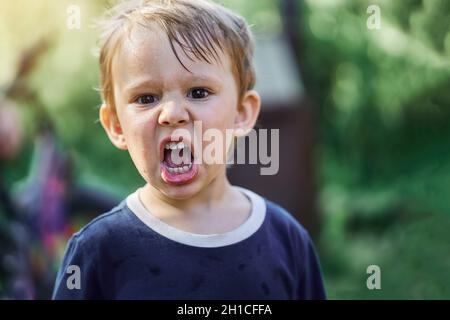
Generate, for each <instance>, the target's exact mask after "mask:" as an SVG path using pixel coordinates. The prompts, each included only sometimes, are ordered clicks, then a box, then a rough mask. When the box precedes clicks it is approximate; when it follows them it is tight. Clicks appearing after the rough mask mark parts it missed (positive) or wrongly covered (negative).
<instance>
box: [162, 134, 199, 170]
mask: <svg viewBox="0 0 450 320" xmlns="http://www.w3.org/2000/svg"><path fill="white" fill-rule="evenodd" d="M193 162H194V156H193V155H192V152H191V148H190V147H189V146H187V145H185V144H184V142H183V141H181V142H168V143H166V145H165V146H164V160H163V163H164V165H165V166H166V168H167V170H168V171H169V172H170V173H186V172H188V171H189V170H191V169H192V164H193Z"/></svg>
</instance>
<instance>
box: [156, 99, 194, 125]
mask: <svg viewBox="0 0 450 320" xmlns="http://www.w3.org/2000/svg"><path fill="white" fill-rule="evenodd" d="M158 122H159V124H160V125H162V126H177V125H180V124H185V123H187V122H189V113H188V111H187V110H186V107H185V106H184V105H183V103H182V102H178V101H174V100H171V101H167V102H166V103H164V104H163V106H162V110H161V113H160V114H159V118H158Z"/></svg>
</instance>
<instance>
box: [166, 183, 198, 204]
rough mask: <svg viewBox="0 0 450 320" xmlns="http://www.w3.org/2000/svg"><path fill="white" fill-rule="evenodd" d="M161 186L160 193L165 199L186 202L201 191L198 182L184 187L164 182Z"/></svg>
mask: <svg viewBox="0 0 450 320" xmlns="http://www.w3.org/2000/svg"><path fill="white" fill-rule="evenodd" d="M163 184H164V185H163V187H162V188H161V191H162V192H163V193H164V195H165V196H166V197H167V198H170V199H173V200H187V199H190V198H193V197H195V195H197V194H198V193H199V192H200V191H201V190H202V187H201V184H200V183H199V181H195V182H191V183H189V184H184V185H171V184H167V183H165V182H163Z"/></svg>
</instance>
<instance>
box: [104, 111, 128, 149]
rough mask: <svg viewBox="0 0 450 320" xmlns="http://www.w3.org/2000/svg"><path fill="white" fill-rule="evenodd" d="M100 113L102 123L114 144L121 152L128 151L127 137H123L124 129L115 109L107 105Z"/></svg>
mask: <svg viewBox="0 0 450 320" xmlns="http://www.w3.org/2000/svg"><path fill="white" fill-rule="evenodd" d="M99 113H100V114H99V116H100V122H101V124H102V126H103V129H105V131H106V133H107V134H108V137H109V140H111V142H112V144H113V145H115V146H116V147H117V148H119V149H121V150H127V144H126V140H125V136H124V135H123V132H122V127H121V125H120V122H119V119H118V118H117V114H116V112H115V111H114V110H113V108H111V107H110V106H108V105H106V104H102V106H101V107H100V111H99Z"/></svg>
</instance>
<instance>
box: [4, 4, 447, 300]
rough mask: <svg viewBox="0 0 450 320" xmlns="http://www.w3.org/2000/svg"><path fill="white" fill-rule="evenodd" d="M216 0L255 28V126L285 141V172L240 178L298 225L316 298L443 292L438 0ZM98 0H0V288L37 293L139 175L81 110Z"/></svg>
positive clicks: (91, 88)
mask: <svg viewBox="0 0 450 320" xmlns="http://www.w3.org/2000/svg"><path fill="white" fill-rule="evenodd" d="M219 2H220V3H222V4H224V5H226V6H228V7H230V8H232V9H234V10H235V11H237V12H239V13H240V14H242V15H243V16H245V17H246V18H247V19H248V21H249V23H250V24H251V25H252V29H253V31H254V33H255V35H256V37H257V53H256V55H257V60H258V63H257V75H258V78H259V79H260V82H259V83H258V89H259V90H260V91H261V95H262V97H263V101H265V103H263V111H262V122H261V126H263V127H265V126H267V127H278V128H280V136H281V138H282V139H284V141H286V142H285V144H283V143H282V146H283V148H284V150H285V152H283V151H281V157H284V158H282V159H281V163H282V164H283V163H286V165H285V166H284V169H283V170H284V171H281V170H280V176H279V177H278V178H279V179H278V182H280V181H281V182H283V181H286V180H285V179H287V176H288V175H286V176H285V175H284V173H285V172H288V171H289V170H293V171H292V172H295V174H297V173H298V179H296V180H295V181H298V185H297V184H295V183H294V182H292V183H290V182H287V183H284V184H280V185H282V186H283V188H278V189H279V190H277V191H276V192H275V191H273V190H266V191H260V190H258V189H257V187H256V189H257V191H258V192H263V194H264V195H267V197H269V198H270V197H272V200H275V201H279V202H280V203H281V204H282V205H285V206H286V207H287V208H288V209H289V210H290V211H291V212H292V213H293V214H294V215H295V216H296V217H297V218H298V219H299V220H300V222H302V223H303V224H304V225H305V227H306V228H307V229H308V230H310V232H311V234H312V235H313V236H314V240H315V243H316V246H317V249H318V253H319V256H320V259H321V263H322V269H323V273H324V279H325V284H326V289H327V293H328V296H329V298H332V299H450V250H449V248H450V232H449V230H450V201H449V198H450V147H449V141H450V121H449V119H450V117H449V116H450V108H449V106H450V77H449V76H450V2H449V1H445V0H408V1H400V0H398V1H390V0H385V1H382V0H378V1H376V0H373V1H360V0H307V1H300V0H248V1H242V0H221V1H219ZM106 5H107V2H105V1H92V0H91V1H88V0H72V1H66V0H63V1H61V0H58V1H56V0H46V1H44V0H34V1H28V0H27V1H25V0H16V1H6V0H0V88H1V91H0V138H2V139H4V141H0V146H1V148H0V155H1V157H2V158H0V186H1V190H2V194H1V195H2V197H1V198H0V201H1V202H0V231H1V236H0V255H1V256H0V258H1V261H0V263H1V264H0V298H6V299H10V298H12V299H14V298H18V299H30V298H39V299H45V298H49V297H50V294H51V287H52V284H53V281H54V277H55V272H56V270H57V268H58V265H59V259H60V257H61V254H62V253H63V250H64V247H65V243H66V242H65V241H66V240H67V238H68V237H69V236H70V235H71V234H72V233H73V232H75V231H77V230H78V229H79V228H80V227H81V226H82V225H84V224H85V223H86V222H87V221H89V220H90V219H92V218H93V217H95V216H96V215H97V214H99V213H100V212H98V211H97V210H96V209H95V208H97V207H98V208H103V207H108V205H109V204H111V203H115V201H117V200H120V199H122V198H123V197H125V196H126V195H127V194H128V193H130V192H132V191H133V190H135V189H136V188H137V187H138V186H139V185H141V184H142V179H141V178H140V176H139V175H138V174H137V172H136V170H135V169H134V167H133V165H132V163H131V161H130V159H129V156H128V155H127V154H126V153H124V152H120V151H118V150H116V149H114V148H113V147H112V145H111V144H110V142H109V141H108V139H107V137H106V135H105V134H104V132H103V129H102V128H101V126H100V124H99V123H98V121H97V117H98V107H99V105H100V98H99V94H98V92H97V91H96V87H97V86H98V74H99V73H98V62H97V57H96V55H95V53H96V35H97V34H96V30H95V29H94V28H93V25H94V21H95V18H98V17H99V16H100V15H101V14H102V12H103V11H104V9H105V7H106ZM370 5H376V6H378V8H379V9H380V17H381V24H380V28H375V29H372V28H369V27H368V24H367V21H368V19H369V18H370V17H371V14H372V13H370V12H369V13H368V12H367V8H368V7H369V6H370ZM73 6H76V7H77V8H79V9H80V17H81V20H80V28H79V29H77V28H74V29H70V28H68V25H67V22H68V17H69V16H70V15H71V14H73V10H72V9H73V8H74V7H73ZM30 48H32V49H31V51H30ZM258 49H259V50H260V51H258ZM39 52H41V53H39ZM24 54H27V55H25V56H24ZM33 57H37V58H36V61H35V63H33ZM19 70H22V75H23V76H21V77H17V74H18V73H19V74H20V72H19ZM15 80H16V81H15ZM277 115H278V118H277ZM292 115H295V117H298V118H295V117H294V118H293V117H292ZM289 119H290V120H291V121H292V119H296V120H295V122H294V124H295V126H296V128H297V129H298V130H294V129H293V127H292V126H288V125H286V128H285V127H284V123H288V120H289ZM297 120H298V121H297ZM2 126H3V128H2ZM2 130H3V133H2ZM5 131H6V133H5ZM283 132H285V134H284V135H283ZM6 139H7V140H8V141H6ZM5 141H6V142H8V143H6V142H5ZM16 141H17V143H15V142H16ZM299 141H300V142H299ZM298 142H299V143H300V144H296V143H298ZM2 148H3V149H2ZM287 149H293V150H299V154H298V155H296V156H293V158H292V159H290V160H289V159H287V157H289V155H290V152H289V151H288V152H286V150H287ZM296 157H298V162H296V161H297V158H296ZM286 167H288V168H286ZM298 167H300V168H298ZM302 168H303V169H302ZM236 170H239V169H236ZM244 170H246V169H244ZM295 170H297V171H295ZM237 172H239V171H237ZM235 176H238V175H237V174H235ZM239 176H241V177H244V179H247V181H242V184H244V185H248V186H252V183H253V184H256V185H258V181H264V180H253V178H252V179H250V178H246V176H245V175H242V174H239ZM231 178H232V180H233V179H234V178H233V174H232V172H231ZM236 179H238V178H236ZM260 179H264V178H262V177H261V178H260ZM273 179H275V180H274V183H277V181H276V179H277V178H276V177H274V178H273ZM250 180H251V181H250ZM233 181H235V180H233ZM236 181H239V183H241V181H240V180H236ZM261 185H262V187H261ZM271 185H272V184H261V183H259V186H260V187H261V188H263V189H270V188H271V187H270V186H271ZM272 186H273V185H272ZM264 192H266V193H264ZM69 193H70V196H68V194H69ZM74 194H75V195H74ZM5 195H6V196H5ZM86 197H90V198H92V199H94V200H92V201H93V204H92V205H91V206H87V207H85V206H84V205H85V203H84V200H85V199H86ZM68 198H69V199H68ZM5 199H10V200H11V201H9V200H5ZM8 203H9V205H8ZM11 203H12V206H14V207H15V208H16V209H15V210H14V213H13V214H11V207H10V205H11ZM43 213H44V216H39V215H40V214H43ZM49 213H51V214H49ZM369 265H377V266H379V267H380V270H381V289H378V290H377V289H375V290H369V289H368V287H367V284H366V280H367V278H368V277H369V274H367V272H366V270H367V267H368V266H369Z"/></svg>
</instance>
